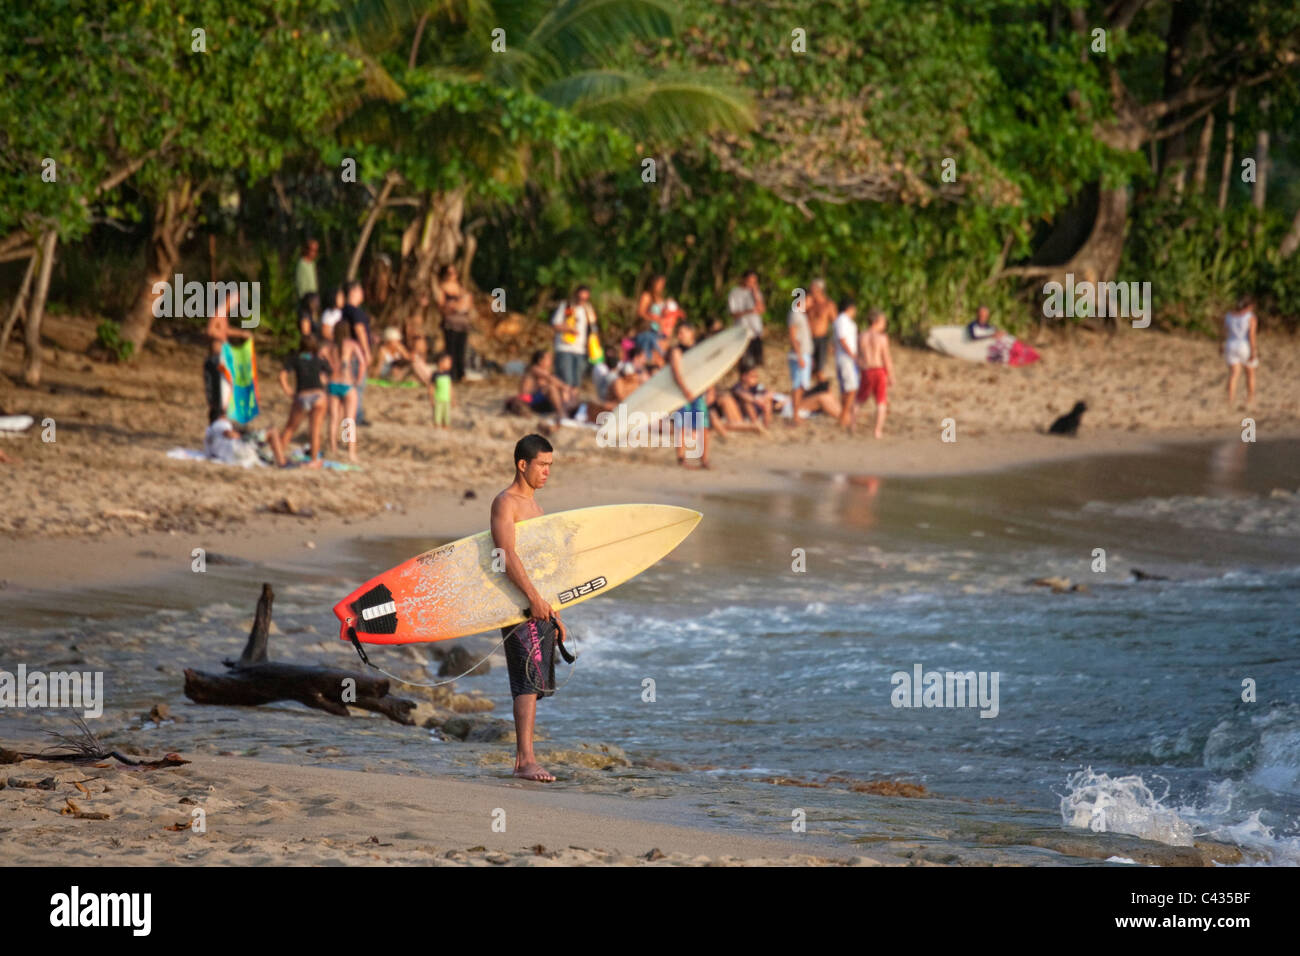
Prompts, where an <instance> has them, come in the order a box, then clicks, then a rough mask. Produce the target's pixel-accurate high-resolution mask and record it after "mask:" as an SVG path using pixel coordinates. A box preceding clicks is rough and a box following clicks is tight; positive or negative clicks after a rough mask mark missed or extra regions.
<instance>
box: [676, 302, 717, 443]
mask: <svg viewBox="0 0 1300 956" xmlns="http://www.w3.org/2000/svg"><path fill="white" fill-rule="evenodd" d="M694 344H695V326H693V325H691V324H690V323H689V322H683V323H682V324H681V325H679V326H677V344H676V345H674V346H673V347H672V348H670V349H669V350H668V367H669V368H671V369H672V373H673V381H675V382H676V383H677V387H678V388H680V389H681V390H682V394H683V395H684V396H686V404H685V405H683V406H682V407H681V408H680V409H679V410H678V411H676V412H674V413H673V416H674V418H678V417H680V421H681V426H680V427H679V428H678V436H679V439H680V440H679V441H678V442H677V464H679V465H683V466H684V465H685V464H686V441H685V435H684V434H682V433H683V432H691V433H693V434H694V436H695V446H696V447H697V448H698V449H699V451H700V467H701V468H708V467H709V402H708V394H707V393H708V389H705V390H704V391H703V392H699V393H692V392H691V390H690V388H688V387H687V385H686V379H685V378H684V372H683V370H682V356H684V355H685V354H686V350H687V349H689V348H690V347H691V346H692V345H694Z"/></svg>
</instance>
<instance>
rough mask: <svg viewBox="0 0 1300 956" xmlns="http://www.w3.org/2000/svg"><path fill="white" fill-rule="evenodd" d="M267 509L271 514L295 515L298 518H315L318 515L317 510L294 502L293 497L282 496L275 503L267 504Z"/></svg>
mask: <svg viewBox="0 0 1300 956" xmlns="http://www.w3.org/2000/svg"><path fill="white" fill-rule="evenodd" d="M266 510H267V511H269V512H271V514H277V515H293V516H294V517H297V518H313V517H315V516H316V512H315V511H313V510H312V509H311V508H302V507H299V506H298V505H296V504H294V502H293V499H291V498H281V499H280V500H279V501H277V502H276V503H275V504H273V505H267V506H266Z"/></svg>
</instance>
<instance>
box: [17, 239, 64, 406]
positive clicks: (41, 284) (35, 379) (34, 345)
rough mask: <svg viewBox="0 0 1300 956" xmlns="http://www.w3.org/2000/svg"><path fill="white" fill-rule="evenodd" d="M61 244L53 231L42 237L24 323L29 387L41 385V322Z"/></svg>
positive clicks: (25, 366)
mask: <svg viewBox="0 0 1300 956" xmlns="http://www.w3.org/2000/svg"><path fill="white" fill-rule="evenodd" d="M58 244H59V234H58V233H57V232H55V231H54V230H53V229H51V230H50V231H49V232H47V233H45V235H43V236H42V237H41V246H40V257H41V271H40V272H39V273H38V274H37V276H36V287H35V288H34V289H32V301H31V305H30V306H29V307H28V309H27V318H26V320H25V321H24V322H23V325H24V327H25V332H26V334H25V335H24V336H23V338H24V342H25V344H26V346H27V354H26V355H25V356H24V358H23V381H24V382H26V383H27V385H28V387H30V388H35V387H36V386H37V385H39V384H41V320H42V319H43V318H45V298H46V296H47V295H49V292H50V273H51V272H53V271H54V249H55V247H56V246H57V245H58Z"/></svg>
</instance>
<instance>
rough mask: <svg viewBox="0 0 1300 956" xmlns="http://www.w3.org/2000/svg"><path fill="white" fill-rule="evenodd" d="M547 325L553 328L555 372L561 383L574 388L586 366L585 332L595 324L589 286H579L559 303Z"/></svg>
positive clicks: (580, 381)
mask: <svg viewBox="0 0 1300 956" xmlns="http://www.w3.org/2000/svg"><path fill="white" fill-rule="evenodd" d="M551 327H552V328H553V329H555V374H556V375H557V376H559V379H560V381H562V382H564V384H565V385H572V386H573V387H574V388H577V387H578V386H580V385H581V384H582V371H583V369H584V368H585V367H586V365H587V335H588V333H589V332H590V331H591V330H592V329H594V328H595V327H596V310H595V309H594V308H593V307H592V305H591V289H590V288H588V287H587V286H585V285H580V286H578V288H576V289H575V290H574V291H573V297H572V298H570V299H567V300H565V301H564V302H561V303H560V307H559V308H558V309H556V310H555V314H554V315H553V316H551Z"/></svg>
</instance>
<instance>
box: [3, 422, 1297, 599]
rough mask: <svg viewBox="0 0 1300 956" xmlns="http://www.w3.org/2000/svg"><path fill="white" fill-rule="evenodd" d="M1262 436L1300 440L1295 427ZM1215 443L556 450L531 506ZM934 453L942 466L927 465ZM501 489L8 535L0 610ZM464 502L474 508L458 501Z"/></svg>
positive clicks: (427, 531)
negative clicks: (300, 511) (135, 529)
mask: <svg viewBox="0 0 1300 956" xmlns="http://www.w3.org/2000/svg"><path fill="white" fill-rule="evenodd" d="M584 434H585V433H584ZM1268 437H1269V438H1270V439H1292V438H1300V427H1297V428H1295V429H1287V430H1286V431H1285V432H1283V433H1280V434H1276V435H1270V436H1268ZM1216 439H1217V440H1224V441H1228V440H1238V441H1239V440H1240V436H1239V433H1238V432H1236V431H1233V430H1230V429H1225V430H1223V432H1222V433H1221V434H1219V435H1210V434H1207V433H1206V432H1205V430H1202V429H1171V430H1169V431H1166V432H1162V433H1134V432H1110V433H1092V434H1088V435H1084V436H1081V437H1079V438H1076V439H1062V438H1058V437H1055V436H1048V435H1042V434H1039V433H1036V432H1029V433H1022V434H1014V433H1013V434H1003V435H996V436H994V435H983V436H978V437H972V438H968V439H964V440H959V441H957V442H953V443H946V444H945V443H942V442H940V441H938V439H937V438H933V439H922V438H899V439H893V440H891V441H887V442H884V443H881V444H877V443H875V442H874V440H872V439H869V438H857V439H841V440H840V441H837V442H826V443H824V444H822V445H821V446H819V448H818V460H816V461H815V462H814V461H809V460H808V458H807V456H806V455H805V454H804V453H803V452H802V451H801V450H800V449H798V448H796V447H792V446H790V445H788V444H787V445H758V444H756V443H753V442H750V443H747V444H746V445H745V446H743V447H740V448H735V447H734V446H733V448H732V449H730V450H731V451H739V452H740V454H733V455H731V456H730V457H729V458H728V460H727V461H726V463H725V464H724V465H723V466H722V467H717V466H715V467H714V468H713V469H711V470H709V471H708V472H701V471H698V470H696V469H682V468H680V467H678V466H676V465H674V464H663V463H658V462H651V463H642V462H636V461H625V462H617V463H615V462H614V461H613V460H608V461H607V462H599V461H597V462H592V461H590V460H589V459H583V458H579V460H578V461H577V463H576V464H574V465H573V466H572V467H571V468H570V469H565V468H564V467H563V463H564V450H563V449H561V448H559V447H558V446H557V456H558V458H559V463H560V467H559V468H557V469H556V472H555V478H554V479H553V481H555V482H556V486H555V487H554V488H550V487H548V488H547V489H544V490H543V491H542V493H541V499H540V500H541V501H542V504H543V507H544V508H545V509H546V510H547V511H548V512H554V511H563V510H568V509H570V508H580V507H586V506H591V505H602V504H614V503H622V502H626V501H628V500H629V499H630V497H632V496H636V495H643V496H651V497H652V498H653V499H654V500H662V499H664V498H668V499H670V500H682V499H689V498H692V497H694V496H696V495H698V494H728V493H735V492H743V491H763V490H772V489H776V488H779V487H781V485H782V483H783V482H784V481H786V480H788V476H790V475H794V474H802V475H828V474H839V473H847V474H854V475H872V476H876V477H893V478H923V477H931V476H943V475H966V474H971V475H973V474H983V473H996V472H999V471H1005V470H1008V469H1014V468H1022V467H1029V466H1033V465H1038V464H1044V463H1049V462H1059V461H1068V460H1072V459H1080V458H1091V457H1101V456H1109V455H1141V454H1150V453H1155V452H1158V451H1159V450H1160V449H1162V448H1164V447H1168V446H1171V445H1183V444H1198V443H1203V442H1210V441H1214V440H1216ZM936 446H937V448H938V449H939V452H940V453H941V454H942V455H943V460H936V457H937V456H936ZM654 451H656V452H658V453H659V454H661V455H664V456H667V455H670V454H671V452H670V450H668V449H654ZM504 486H505V479H504V478H500V479H499V480H498V481H496V482H489V481H481V482H478V483H476V484H474V485H470V486H469V487H467V488H464V489H462V490H460V491H452V490H446V489H429V490H425V491H422V492H413V493H412V494H411V495H410V500H409V501H408V502H406V503H402V502H391V503H386V504H387V505H388V507H387V508H385V509H384V510H381V511H379V512H377V513H374V514H371V515H367V516H357V517H348V518H345V517H342V516H338V515H333V514H320V515H317V516H314V517H311V518H301V517H292V516H286V515H277V514H259V515H257V516H256V517H255V518H253V519H252V520H249V521H246V522H242V523H239V524H236V525H234V526H233V527H230V528H227V529H224V530H208V531H197V532H195V531H189V530H186V531H176V530H172V531H168V532H159V531H146V532H143V533H139V534H135V533H107V534H100V535H98V536H95V537H78V536H71V535H70V536H49V537H44V538H40V537H34V536H33V537H18V536H8V540H9V542H10V543H11V545H12V546H11V547H7V548H5V549H4V552H3V553H2V554H0V605H3V604H4V603H5V601H6V600H7V599H9V598H11V597H14V596H16V595H26V596H31V595H35V594H58V593H66V592H70V591H73V592H75V591H82V590H86V589H89V588H97V587H121V586H124V585H125V586H133V587H145V586H146V585H149V584H156V583H158V582H160V581H164V580H166V579H168V578H169V577H172V576H175V575H179V574H191V573H192V572H191V570H190V565H191V561H192V558H191V554H192V550H193V549H194V548H197V547H201V548H203V549H204V550H205V551H206V552H207V553H208V555H210V556H211V555H218V556H220V557H219V558H218V559H217V560H218V561H219V560H221V559H222V558H224V559H234V562H236V563H241V564H243V563H267V564H274V563H277V562H285V561H292V563H293V564H294V565H295V566H296V567H300V568H304V569H307V570H309V571H313V572H324V571H326V570H327V569H328V566H329V564H330V558H331V555H332V554H334V553H335V552H336V551H337V549H338V547H339V546H341V545H343V544H344V543H345V542H347V541H349V540H351V539H355V538H358V537H365V538H386V537H429V538H438V539H448V540H453V539H455V538H459V537H463V536H466V535H469V534H475V533H477V532H479V531H482V530H484V529H485V528H486V527H487V520H486V513H487V509H488V507H489V504H490V500H491V496H492V495H493V494H495V493H496V492H497V491H499V490H500V488H501V487H504ZM665 489H668V493H667V494H665ZM469 492H473V494H474V496H475V497H473V498H469V499H466V498H465V497H464V496H465V495H466V494H467V493H469ZM164 562H166V563H164ZM167 563H169V564H170V567H168V566H167ZM214 563H215V562H214ZM70 572H71V573H70Z"/></svg>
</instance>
